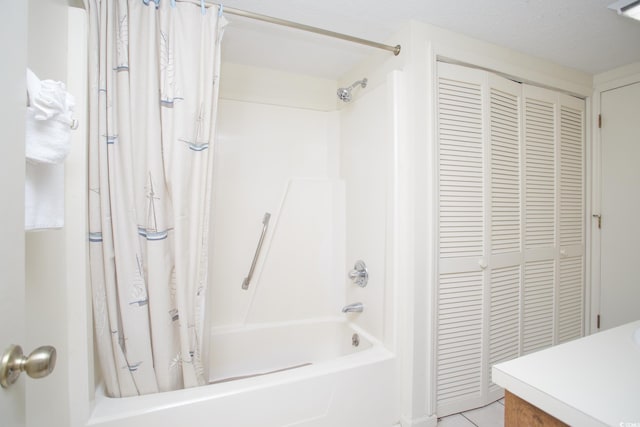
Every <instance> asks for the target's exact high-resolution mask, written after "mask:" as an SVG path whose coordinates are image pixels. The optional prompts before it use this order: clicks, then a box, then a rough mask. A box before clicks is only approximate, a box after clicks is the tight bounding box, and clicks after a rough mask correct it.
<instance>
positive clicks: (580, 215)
mask: <svg viewBox="0 0 640 427" xmlns="http://www.w3.org/2000/svg"><path fill="white" fill-rule="evenodd" d="M559 104H560V117H559V122H560V147H559V151H560V154H559V159H560V168H559V169H560V170H559V175H560V177H559V185H560V191H559V193H560V201H559V205H560V206H559V225H558V228H559V233H558V235H559V257H558V259H559V268H558V270H559V272H558V273H559V274H558V289H557V298H556V306H557V310H558V312H557V322H556V323H557V325H556V327H557V329H556V342H557V343H562V342H566V341H570V340H572V339H576V338H580V337H582V336H583V335H584V269H585V265H584V254H585V249H586V246H585V221H584V218H585V204H584V199H585V197H584V194H585V170H584V164H585V150H584V146H585V144H584V141H585V130H584V129H585V126H584V123H585V102H584V100H581V99H577V98H574V97H572V96H568V95H562V94H561V95H559Z"/></svg>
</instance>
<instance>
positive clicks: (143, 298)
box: [129, 254, 149, 307]
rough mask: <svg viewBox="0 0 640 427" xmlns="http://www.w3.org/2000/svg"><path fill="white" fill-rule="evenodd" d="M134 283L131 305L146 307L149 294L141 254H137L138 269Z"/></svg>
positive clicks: (132, 285)
mask: <svg viewBox="0 0 640 427" xmlns="http://www.w3.org/2000/svg"><path fill="white" fill-rule="evenodd" d="M135 271H136V272H135V277H134V278H133V283H132V284H131V301H130V302H129V305H133V306H137V307H144V306H145V305H148V304H149V296H148V294H147V286H146V285H145V282H144V269H143V267H142V260H141V259H140V256H139V255H138V254H136V270H135Z"/></svg>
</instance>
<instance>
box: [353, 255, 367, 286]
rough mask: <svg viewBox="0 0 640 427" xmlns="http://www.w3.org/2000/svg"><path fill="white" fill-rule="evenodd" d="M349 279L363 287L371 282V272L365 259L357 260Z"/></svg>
mask: <svg viewBox="0 0 640 427" xmlns="http://www.w3.org/2000/svg"><path fill="white" fill-rule="evenodd" d="M349 279H351V281H352V282H353V283H355V284H356V285H358V286H360V287H361V288H364V287H365V286H367V283H368V282H369V272H368V271H367V266H366V264H365V263H364V261H362V260H358V261H356V263H355V265H354V266H353V270H351V271H350V272H349Z"/></svg>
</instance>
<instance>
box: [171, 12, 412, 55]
mask: <svg viewBox="0 0 640 427" xmlns="http://www.w3.org/2000/svg"><path fill="white" fill-rule="evenodd" d="M183 1H189V2H190V3H198V4H199V3H200V2H199V1H193V0H183ZM205 3H206V4H208V5H214V6H220V5H218V4H216V3H212V2H210V1H208V0H207V1H205ZM221 7H222V12H223V13H228V14H230V15H237V16H242V17H244V18H250V19H255V20H258V21H263V22H269V23H271V24H276V25H282V26H284V27H289V28H295V29H297V30H302V31H308V32H310V33H316V34H321V35H323V36H328V37H333V38H336V39H341V40H346V41H349V42H352V43H358V44H362V45H365V46H370V47H375V48H377V49H383V50H387V51H389V52H393V54H394V55H395V56H398V55H399V54H400V48H401V46H400V45H396V46H390V45H387V44H382V43H378V42H374V41H371V40H366V39H361V38H359V37H354V36H350V35H347V34H342V33H336V32H335V31H329V30H325V29H323V28H317V27H312V26H310V25H305V24H300V23H298V22H293V21H287V20H285V19H280V18H274V17H272V16H267V15H261V14H259V13H254V12H248V11H246V10H242V9H236V8H233V7H227V6H224V5H223V6H221Z"/></svg>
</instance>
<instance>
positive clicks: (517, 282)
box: [485, 74, 523, 401]
mask: <svg viewBox="0 0 640 427" xmlns="http://www.w3.org/2000/svg"><path fill="white" fill-rule="evenodd" d="M488 76H489V78H488V80H489V105H488V109H489V111H488V113H489V141H488V142H489V144H488V145H489V148H490V152H489V153H488V158H487V161H488V167H489V187H488V189H487V191H488V194H487V198H488V200H489V205H488V208H489V218H490V223H489V229H490V233H489V235H490V239H489V242H488V245H487V248H488V250H489V251H490V253H491V256H490V258H489V264H488V270H489V274H490V276H489V284H488V292H489V311H488V331H489V342H488V348H487V352H488V362H489V363H487V364H486V366H485V369H486V376H487V378H488V381H489V383H488V395H487V401H493V400H495V399H498V398H500V397H502V394H503V390H502V388H500V387H498V386H497V385H495V384H494V383H493V382H491V366H492V365H493V364H495V363H499V362H503V361H506V360H510V359H513V358H515V357H518V356H519V354H520V289H521V287H522V260H523V252H522V249H523V248H522V220H523V217H522V215H523V212H522V201H521V195H522V190H521V186H522V170H521V169H522V168H521V161H522V149H521V146H522V131H521V129H522V120H521V98H522V85H521V84H518V83H516V82H513V81H510V80H507V79H504V78H501V77H498V76H495V75H492V74H488Z"/></svg>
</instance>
